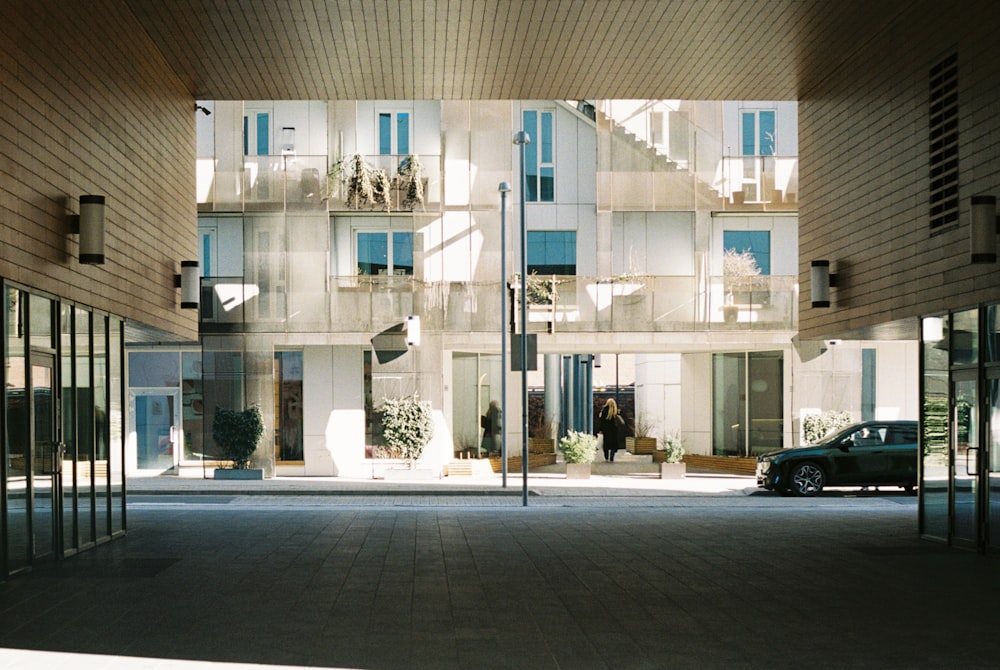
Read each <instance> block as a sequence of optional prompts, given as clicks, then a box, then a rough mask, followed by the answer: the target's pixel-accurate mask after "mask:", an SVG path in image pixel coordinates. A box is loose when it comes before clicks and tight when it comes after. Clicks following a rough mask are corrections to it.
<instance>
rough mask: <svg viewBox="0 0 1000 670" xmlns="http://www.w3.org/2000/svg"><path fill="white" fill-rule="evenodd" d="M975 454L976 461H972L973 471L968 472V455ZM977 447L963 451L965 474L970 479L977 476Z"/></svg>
mask: <svg viewBox="0 0 1000 670" xmlns="http://www.w3.org/2000/svg"><path fill="white" fill-rule="evenodd" d="M973 451H974V452H976V460H975V461H973V469H972V470H969V453H970V452H973ZM978 461H979V447H969V448H968V449H966V450H965V474H966V475H968V476H970V477H975V476H976V475H978V474H979V464H978Z"/></svg>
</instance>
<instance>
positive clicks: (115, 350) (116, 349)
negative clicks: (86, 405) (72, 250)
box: [108, 319, 125, 533]
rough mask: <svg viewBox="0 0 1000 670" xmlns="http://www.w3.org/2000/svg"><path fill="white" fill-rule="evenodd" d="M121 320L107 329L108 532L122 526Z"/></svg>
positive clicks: (123, 499) (123, 522) (123, 515)
mask: <svg viewBox="0 0 1000 670" xmlns="http://www.w3.org/2000/svg"><path fill="white" fill-rule="evenodd" d="M124 381H125V380H124V378H123V377H122V322H121V321H119V320H117V319H111V321H110V327H109V329H108V389H109V391H110V393H109V395H108V435H109V440H108V462H109V468H108V486H109V487H110V489H111V532H112V533H115V532H118V531H120V530H124V528H125V442H124V433H123V418H124V417H123V407H122V393H123V391H124Z"/></svg>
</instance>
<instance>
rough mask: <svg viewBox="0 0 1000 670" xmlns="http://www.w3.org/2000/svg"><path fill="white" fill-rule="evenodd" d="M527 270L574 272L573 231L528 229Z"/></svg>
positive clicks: (550, 272) (573, 273) (574, 248)
mask: <svg viewBox="0 0 1000 670" xmlns="http://www.w3.org/2000/svg"><path fill="white" fill-rule="evenodd" d="M527 260H528V272H529V274H530V273H532V272H535V273H537V274H540V275H575V274H576V232H575V231H554V230H546V231H529V232H528V259H527Z"/></svg>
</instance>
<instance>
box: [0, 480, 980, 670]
mask: <svg viewBox="0 0 1000 670" xmlns="http://www.w3.org/2000/svg"><path fill="white" fill-rule="evenodd" d="M621 479H625V478H619V479H616V478H611V477H606V478H595V479H592V480H590V481H588V482H586V484H585V485H584V486H582V487H581V486H570V485H569V484H568V483H567V482H566V481H565V480H557V478H555V477H551V478H546V477H539V478H534V477H533V478H532V481H531V482H530V486H529V492H530V495H529V497H528V502H529V504H528V506H527V507H525V506H524V505H523V504H522V502H523V501H522V498H521V495H520V494H521V489H520V480H519V479H518V480H517V481H516V482H512V486H513V488H512V489H510V490H508V491H506V492H505V491H503V490H502V489H500V488H499V486H498V483H497V482H496V481H495V480H490V481H476V482H472V481H469V482H465V483H464V484H462V485H455V484H454V483H443V482H439V483H434V484H425V485H409V488H406V486H407V485H402V484H395V485H389V484H385V485H383V487H382V488H378V487H377V486H373V485H371V483H363V482H355V483H353V484H351V483H349V482H336V481H323V480H311V481H302V480H297V481H286V480H272V481H268V482H257V483H254V484H251V485H243V487H242V488H240V487H237V486H234V485H233V484H231V483H225V484H224V483H222V482H213V481H201V480H194V481H191V482H187V481H181V480H178V479H177V478H174V479H173V480H172V481H171V480H169V479H166V478H161V479H156V480H149V481H143V482H139V481H135V482H132V484H131V491H132V494H131V499H130V500H131V504H130V507H129V535H128V537H127V538H126V539H124V540H121V541H116V542H112V543H110V544H107V545H103V546H101V547H98V548H97V549H96V550H94V551H91V552H88V553H85V554H81V555H80V556H77V557H75V558H72V559H69V560H66V561H63V562H60V563H54V564H51V565H47V566H43V567H40V568H39V569H36V570H35V571H33V572H32V573H30V574H27V575H23V576H20V577H17V578H15V579H12V580H10V581H8V582H7V583H5V584H0V667H2V668H5V669H6V668H20V667H39V668H42V667H44V668H61V667H65V668H75V669H77V670H90V669H91V668H113V669H118V668H153V669H159V668H191V667H203V666H205V665H209V664H210V663H212V664H213V665H212V667H213V668H228V667H246V666H244V665H242V664H254V665H257V664H260V665H266V666H280V667H285V668H287V667H290V666H293V667H297V666H314V667H316V666H318V667H338V668H370V669H379V668H384V669H390V668H391V669H395V668H407V669H409V668H415V669H420V668H430V669H437V668H444V669H449V668H518V669H521V670H529V669H534V668H560V669H574V670H575V669H578V668H580V669H585V668H615V669H617V668H799V667H810V668H846V667H851V668H994V667H997V665H998V662H1000V661H998V659H1000V636H997V635H996V634H995V631H996V630H997V627H998V625H1000V562H998V561H997V559H996V558H990V557H983V556H979V555H976V554H972V553H966V552H960V551H955V550H949V549H947V548H944V547H941V546H940V545H935V544H931V543H926V542H921V541H919V540H918V539H917V538H916V513H917V507H916V499H915V498H912V497H908V496H905V495H903V494H902V493H901V492H898V491H889V492H879V493H864V494H861V493H857V492H843V491H841V492H830V493H828V494H826V495H824V496H822V497H820V498H817V499H813V500H798V499H787V498H781V497H778V496H774V495H771V494H758V493H755V491H754V489H753V486H752V484H753V482H752V480H750V479H748V478H738V477H736V478H734V477H693V476H689V477H688V478H687V479H686V480H684V481H683V482H678V483H672V484H668V483H664V482H660V481H659V480H649V481H643V480H641V479H640V478H635V479H636V481H635V482H631V484H630V483H629V482H627V481H621Z"/></svg>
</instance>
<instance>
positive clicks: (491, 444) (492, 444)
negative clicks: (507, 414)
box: [479, 400, 501, 456]
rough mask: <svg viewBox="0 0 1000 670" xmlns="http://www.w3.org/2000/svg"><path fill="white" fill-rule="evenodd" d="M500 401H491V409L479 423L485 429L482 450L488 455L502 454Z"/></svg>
mask: <svg viewBox="0 0 1000 670" xmlns="http://www.w3.org/2000/svg"><path fill="white" fill-rule="evenodd" d="M500 416H501V415H500V401H499V400H491V401H490V406H489V409H487V410H486V414H484V415H483V416H482V417H481V418H480V419H479V423H480V426H481V427H482V429H483V441H482V444H481V445H480V449H481V450H482V451H484V452H486V455H487V456H489V455H491V454H494V453H497V454H499V453H500V447H501V445H500V432H501V426H500Z"/></svg>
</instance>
